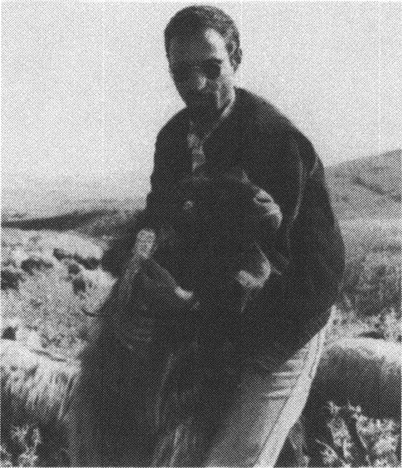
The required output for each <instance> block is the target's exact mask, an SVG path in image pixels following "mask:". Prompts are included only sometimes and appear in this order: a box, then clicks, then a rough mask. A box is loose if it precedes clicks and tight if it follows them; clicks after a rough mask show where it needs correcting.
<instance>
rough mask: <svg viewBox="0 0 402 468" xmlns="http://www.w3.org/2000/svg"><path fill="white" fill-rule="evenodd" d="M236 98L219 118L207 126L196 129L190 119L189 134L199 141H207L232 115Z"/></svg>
mask: <svg viewBox="0 0 402 468" xmlns="http://www.w3.org/2000/svg"><path fill="white" fill-rule="evenodd" d="M235 101H236V98H235V99H233V100H232V101H231V102H230V103H229V104H228V105H227V106H226V107H225V108H224V109H223V111H222V112H221V114H220V115H219V117H218V118H217V119H216V120H214V121H212V122H209V123H208V124H207V125H205V126H202V127H198V128H196V125H195V123H194V122H193V121H192V120H191V119H190V123H189V134H190V135H195V136H196V137H197V138H198V139H199V140H202V141H205V140H206V139H207V138H208V137H209V136H210V135H211V134H212V133H213V132H214V130H216V129H217V128H218V127H219V125H220V124H221V123H222V122H223V121H224V120H225V119H226V118H227V117H228V116H229V115H230V113H231V112H232V109H233V107H234V104H235Z"/></svg>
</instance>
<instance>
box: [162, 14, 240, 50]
mask: <svg viewBox="0 0 402 468" xmlns="http://www.w3.org/2000/svg"><path fill="white" fill-rule="evenodd" d="M207 28H211V29H215V31H217V32H218V33H219V34H220V35H221V36H222V37H223V38H224V39H225V42H226V47H227V49H228V52H229V53H230V52H234V51H237V50H238V49H239V48H240V35H239V30H238V29H237V26H236V25H235V22H234V21H233V20H232V18H231V17H230V16H229V15H227V14H226V13H225V12H224V11H222V10H220V9H219V8H216V7H214V6H209V5H193V6H190V7H186V8H183V9H182V10H180V11H179V12H177V13H176V14H175V15H174V16H173V18H172V19H171V20H170V21H169V24H168V25H167V26H166V29H165V50H166V54H168V53H169V44H170V41H171V40H172V39H173V38H174V37H177V36H191V35H193V34H195V33H197V32H199V31H201V30H203V29H207ZM232 42H233V43H234V46H235V47H234V49H233V50H229V45H230V44H231V43H232Z"/></svg>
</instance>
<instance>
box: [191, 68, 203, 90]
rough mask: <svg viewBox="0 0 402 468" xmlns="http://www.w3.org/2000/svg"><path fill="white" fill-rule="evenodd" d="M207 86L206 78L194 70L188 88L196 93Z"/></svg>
mask: <svg viewBox="0 0 402 468" xmlns="http://www.w3.org/2000/svg"><path fill="white" fill-rule="evenodd" d="M206 84H207V78H206V76H205V75H204V74H203V73H202V72H201V71H199V70H192V72H191V74H190V79H189V80H188V86H189V87H190V88H191V89H192V90H194V91H201V90H202V89H204V88H205V86H206Z"/></svg>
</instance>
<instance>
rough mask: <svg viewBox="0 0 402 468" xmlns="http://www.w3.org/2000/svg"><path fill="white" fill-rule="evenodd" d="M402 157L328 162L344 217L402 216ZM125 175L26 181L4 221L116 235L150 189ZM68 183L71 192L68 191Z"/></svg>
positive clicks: (338, 208) (7, 199)
mask: <svg viewBox="0 0 402 468" xmlns="http://www.w3.org/2000/svg"><path fill="white" fill-rule="evenodd" d="M401 159H402V151H401V150H395V151H390V152H387V153H383V154H381V155H376V156H369V157H365V158H360V159H356V160H353V161H347V162H343V163H341V164H337V165H335V166H329V167H326V168H325V173H326V178H327V182H328V186H329V189H330V192H331V197H332V202H333V206H334V210H335V212H336V214H337V216H338V218H339V219H341V220H354V219H380V220H381V219H398V218H400V217H401V207H400V206H401ZM124 177H125V179H127V180H126V181H125V182H126V183H125V184H123V183H122V178H121V177H120V178H119V179H117V178H113V183H110V184H108V183H106V182H107V181H103V183H99V181H98V183H96V182H91V183H87V184H86V186H85V190H84V189H82V188H81V189H80V190H78V189H77V190H75V188H73V184H72V182H71V181H70V183H69V184H58V185H59V188H57V185H56V183H54V184H47V185H45V184H43V185H42V186H41V185H39V186H38V184H33V183H32V187H34V188H35V189H32V190H30V188H29V187H30V186H28V185H25V192H26V193H25V194H24V196H23V197H21V196H20V198H19V201H20V205H18V204H16V203H10V202H11V199H13V200H17V197H16V196H13V197H10V196H8V197H7V193H6V194H4V193H3V209H2V226H3V227H15V228H21V229H33V230H37V229H53V230H57V231H63V230H69V229H75V230H79V231H81V232H85V233H86V234H89V235H94V236H96V237H98V236H102V235H104V236H110V235H112V236H113V232H114V230H115V229H118V228H119V227H120V226H121V225H123V224H124V223H125V221H126V220H127V218H131V217H132V216H133V215H134V214H135V212H137V211H138V209H141V208H142V207H143V206H144V201H145V200H144V195H145V194H146V193H147V191H148V190H149V189H148V187H145V184H143V189H142V190H141V194H142V196H140V195H138V196H136V197H135V196H130V190H131V187H132V183H133V181H134V180H135V177H134V175H129V174H125V175H124ZM100 186H101V187H100ZM63 187H64V189H65V190H64V191H65V193H62V189H63ZM91 187H92V189H91ZM123 187H124V189H123ZM45 188H46V190H45ZM99 188H100V189H99ZM42 189H43V190H42ZM28 192H29V193H28ZM4 195H6V196H4ZM20 195H21V192H20ZM84 195H85V196H84ZM113 197H114V198H113ZM119 197H120V198H119ZM22 198H23V199H24V200H23V202H24V203H23V204H22V203H21V200H22ZM25 200H28V201H30V204H28V203H27V202H26V201H25ZM4 202H8V203H4Z"/></svg>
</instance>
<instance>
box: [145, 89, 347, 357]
mask: <svg viewBox="0 0 402 468" xmlns="http://www.w3.org/2000/svg"><path fill="white" fill-rule="evenodd" d="M188 128H189V115H188V111H187V109H183V110H182V111H180V112H179V113H178V114H176V115H175V116H174V117H173V118H172V119H171V120H170V121H169V122H168V123H167V124H166V125H165V126H164V127H163V129H162V130H161V131H160V133H159V135H158V138H157V141H156V151H155V161H154V171H153V174H152V176H151V192H150V194H149V195H148V198H147V210H146V212H147V213H148V216H149V217H148V220H147V223H148V224H149V225H151V226H152V225H154V226H155V225H157V224H158V223H163V218H164V215H165V210H166V206H167V202H168V201H169V197H171V194H172V193H173V187H174V185H175V184H176V183H177V182H178V181H179V180H181V179H182V178H183V177H184V176H185V175H186V174H190V173H191V154H190V152H189V149H188V145H187V133H188ZM204 153H205V157H206V169H207V172H208V171H211V172H214V171H225V170H228V169H230V168H231V167H232V166H234V165H240V166H241V167H242V168H243V169H244V170H245V172H246V173H247V175H248V176H249V178H250V180H251V181H252V182H253V183H254V184H256V185H258V186H260V187H261V188H263V189H264V190H266V191H267V192H268V193H270V194H271V195H272V196H273V198H274V200H275V202H276V203H278V204H279V206H280V208H281V210H282V214H283V223H282V226H281V228H280V230H279V232H278V233H277V239H276V245H275V248H274V252H273V251H272V247H270V246H269V245H264V241H263V239H262V245H261V246H262V248H263V250H264V249H266V253H267V256H268V258H270V256H272V255H274V256H275V257H276V258H279V259H281V261H280V262H279V265H280V267H279V270H280V273H277V274H273V275H272V276H271V278H270V279H269V281H268V282H267V283H266V285H265V287H264V290H263V291H262V293H261V294H260V295H259V297H258V299H257V300H256V301H255V302H254V303H251V304H250V305H249V307H248V310H247V311H246V313H245V314H244V319H243V324H242V330H241V333H242V338H243V346H244V347H245V349H249V350H250V351H252V352H254V351H261V349H263V348H264V347H265V346H266V344H267V343H268V341H269V342H270V343H272V341H274V342H275V343H277V346H278V347H279V349H281V347H285V348H286V349H296V348H299V347H300V346H302V345H303V344H304V343H305V342H306V341H308V339H309V338H310V337H312V336H313V335H314V334H315V333H317V332H318V331H319V330H320V329H321V328H322V327H323V326H324V325H325V324H326V322H327V321H328V318H329V309H330V307H331V305H332V304H333V303H334V301H335V299H336V296H337V294H338V292H339V287H340V283H341V278H342V274H343V270H344V245H343V241H342V237H341V233H340V229H339V226H338V223H337V221H336V219H335V217H334V214H333V211H332V208H331V204H330V197H329V194H328V190H327V187H326V184H325V178H324V170H323V166H322V163H321V161H320V159H319V158H318V156H317V154H316V152H315V150H314V148H313V146H312V144H311V143H310V141H309V140H308V139H307V138H306V137H305V136H304V135H303V134H302V133H301V132H300V131H299V130H298V129H297V128H295V126H294V125H293V124H292V123H291V122H290V121H289V120H288V119H287V118H286V117H284V116H283V115H282V114H281V113H280V112H279V111H278V110H276V109H275V108H274V107H273V106H272V105H270V104H269V103H267V102H266V101H265V100H263V99H262V98H260V97H258V96H255V95H254V94H252V93H250V92H248V91H245V90H243V89H239V88H238V89H236V101H235V104H234V107H233V109H232V111H231V113H230V115H229V116H228V117H227V118H226V119H225V120H224V121H223V122H222V123H221V124H220V126H219V127H218V128H217V129H216V130H215V131H214V132H213V134H212V135H211V137H210V138H209V139H208V140H207V141H206V142H205V144H204ZM268 250H270V252H268Z"/></svg>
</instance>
